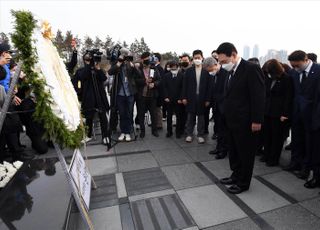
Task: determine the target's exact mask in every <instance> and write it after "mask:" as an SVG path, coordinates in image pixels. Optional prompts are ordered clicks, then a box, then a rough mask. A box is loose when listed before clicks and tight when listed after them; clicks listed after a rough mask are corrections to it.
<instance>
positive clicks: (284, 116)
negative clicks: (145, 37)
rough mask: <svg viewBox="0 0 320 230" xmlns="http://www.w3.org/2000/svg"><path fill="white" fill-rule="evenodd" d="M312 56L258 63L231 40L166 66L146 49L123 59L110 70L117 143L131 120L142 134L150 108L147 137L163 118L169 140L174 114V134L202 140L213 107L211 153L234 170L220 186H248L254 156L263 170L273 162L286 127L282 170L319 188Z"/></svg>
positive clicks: (319, 115)
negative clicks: (287, 150)
mask: <svg viewBox="0 0 320 230" xmlns="http://www.w3.org/2000/svg"><path fill="white" fill-rule="evenodd" d="M315 58H316V56H315V54H306V53H305V52H304V51H301V50H297V51H294V52H293V53H292V54H291V55H290V56H289V58H288V61H289V63H290V65H288V64H285V63H280V62H279V61H278V60H276V59H271V60H268V61H267V62H265V63H264V64H263V66H262V67H261V66H260V63H259V60H258V59H257V58H251V59H249V60H244V59H243V58H241V57H240V56H239V55H238V52H237V49H236V47H235V46H234V45H233V44H231V43H223V44H221V45H220V46H219V47H218V48H217V49H216V50H214V51H213V52H212V54H211V56H210V57H208V58H204V56H203V53H202V51H201V50H195V51H193V53H192V57H190V56H188V55H187V54H185V55H182V56H180V57H179V60H172V61H168V62H167V63H166V64H165V66H164V69H163V68H162V66H161V65H160V62H161V56H160V55H159V54H156V56H155V59H156V61H155V62H154V63H152V61H151V60H153V57H152V54H150V53H148V52H146V53H143V54H142V55H141V57H140V61H139V62H136V63H134V62H132V61H126V59H125V58H121V59H120V60H118V61H117V62H116V63H115V64H114V65H113V66H112V67H111V68H110V70H109V71H108V74H109V75H112V76H113V77H114V79H115V80H116V83H115V82H113V86H116V88H117V91H116V92H117V95H114V97H116V98H117V100H116V104H115V105H116V108H117V110H118V112H119V118H120V119H119V120H120V131H121V134H120V136H119V138H118V140H119V141H131V140H132V138H131V136H130V134H131V133H132V132H133V129H134V128H133V127H134V122H136V124H137V125H140V137H141V138H144V137H145V120H146V117H145V114H146V112H149V114H150V117H151V130H152V132H151V133H152V135H154V136H156V137H158V136H159V133H158V131H157V130H158V129H159V128H162V125H161V123H162V122H161V119H162V118H166V121H167V133H166V137H167V138H172V136H173V122H172V120H173V119H172V117H173V115H175V117H176V127H175V137H176V138H181V137H184V138H185V141H186V142H188V143H191V142H193V140H194V139H195V137H196V140H197V142H198V143H199V144H203V143H205V141H206V136H207V134H208V133H209V121H210V113H211V111H212V114H213V115H212V119H213V121H214V128H213V129H214V130H213V133H214V134H213V136H212V138H213V139H217V145H216V148H215V149H214V150H212V151H210V152H209V154H214V155H216V156H215V157H216V159H223V158H225V157H226V156H227V155H228V156H229V162H230V168H231V170H232V174H231V176H230V177H227V178H223V179H221V183H222V184H225V185H230V187H228V191H229V192H230V193H234V194H238V193H241V192H243V191H246V190H248V189H249V186H250V182H251V177H252V172H253V167H254V161H255V156H256V155H261V157H260V161H262V162H265V164H266V166H268V167H273V166H277V165H279V160H280V155H281V153H282V150H283V146H284V143H285V141H286V140H287V138H288V137H289V134H290V129H291V140H292V142H291V148H292V157H291V163H290V165H288V166H287V167H285V168H284V169H285V170H288V171H294V172H295V174H296V175H297V177H299V178H301V179H305V180H307V182H306V183H305V187H307V188H316V187H319V186H320V171H319V170H320V148H319V141H318V142H317V140H320V135H319V132H320V126H319V125H320V101H319V96H320V73H319V68H320V66H319V65H318V64H317V63H316V60H314V59H315ZM134 103H136V108H137V114H138V115H137V117H136V119H135V120H134V116H133V111H134ZM161 107H162V110H161ZM161 111H162V112H163V114H162V116H161ZM159 114H160V115H159ZM159 124H160V125H159ZM195 127H196V132H195V130H194V128H195ZM195 133H196V136H195V135H194V134H195ZM311 171H312V172H313V176H312V177H311V178H310V172H311Z"/></svg>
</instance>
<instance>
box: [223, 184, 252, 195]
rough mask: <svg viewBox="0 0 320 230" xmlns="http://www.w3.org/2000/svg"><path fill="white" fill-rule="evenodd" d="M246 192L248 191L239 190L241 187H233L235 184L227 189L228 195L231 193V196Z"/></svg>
mask: <svg viewBox="0 0 320 230" xmlns="http://www.w3.org/2000/svg"><path fill="white" fill-rule="evenodd" d="M247 190H248V189H245V188H241V187H239V186H238V185H235V184H234V185H232V186H231V187H229V188H228V189H227V191H228V192H229V193H231V194H240V193H242V192H244V191H247Z"/></svg>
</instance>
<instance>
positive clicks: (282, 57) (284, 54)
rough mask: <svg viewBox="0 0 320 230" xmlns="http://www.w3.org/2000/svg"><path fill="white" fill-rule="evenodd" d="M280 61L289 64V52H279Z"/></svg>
mask: <svg viewBox="0 0 320 230" xmlns="http://www.w3.org/2000/svg"><path fill="white" fill-rule="evenodd" d="M279 61H280V62H282V63H288V51H286V50H280V51H279Z"/></svg>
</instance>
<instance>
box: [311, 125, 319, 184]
mask: <svg viewBox="0 0 320 230" xmlns="http://www.w3.org/2000/svg"><path fill="white" fill-rule="evenodd" d="M311 136H312V150H311V157H310V162H311V165H310V166H311V169H312V170H313V175H314V177H315V178H317V179H319V180H320V129H318V130H316V131H312V135H311Z"/></svg>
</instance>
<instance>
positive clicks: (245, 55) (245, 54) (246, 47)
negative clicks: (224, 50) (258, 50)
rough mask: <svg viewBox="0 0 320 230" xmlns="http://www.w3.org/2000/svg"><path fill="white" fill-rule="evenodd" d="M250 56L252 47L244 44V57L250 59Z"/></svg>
mask: <svg viewBox="0 0 320 230" xmlns="http://www.w3.org/2000/svg"><path fill="white" fill-rule="evenodd" d="M249 58H250V47H249V46H244V47H243V59H245V60H248V59H249Z"/></svg>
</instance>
